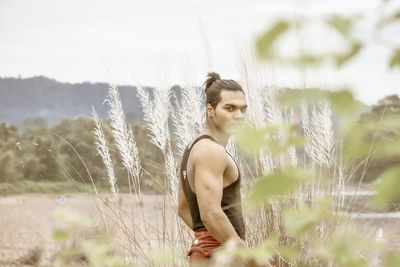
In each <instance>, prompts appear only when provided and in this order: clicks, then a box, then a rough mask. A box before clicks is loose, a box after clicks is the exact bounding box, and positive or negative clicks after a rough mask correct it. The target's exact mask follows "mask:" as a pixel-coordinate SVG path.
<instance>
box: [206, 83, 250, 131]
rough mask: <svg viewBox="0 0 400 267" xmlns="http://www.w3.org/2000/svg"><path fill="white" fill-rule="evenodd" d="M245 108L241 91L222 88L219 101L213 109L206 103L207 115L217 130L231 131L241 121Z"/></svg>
mask: <svg viewBox="0 0 400 267" xmlns="http://www.w3.org/2000/svg"><path fill="white" fill-rule="evenodd" d="M246 109H247V103H246V98H245V96H244V94H243V93H242V92H241V91H228V90H222V91H221V101H220V102H219V103H218V105H217V106H216V107H215V109H213V108H212V106H211V105H210V104H207V115H208V117H209V118H210V120H211V121H212V122H213V123H214V125H215V127H216V128H217V129H218V130H220V131H222V132H224V133H231V130H232V129H233V128H235V127H238V126H240V125H241V124H242V123H243V121H244V119H245V115H246Z"/></svg>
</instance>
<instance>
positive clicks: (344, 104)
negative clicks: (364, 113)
mask: <svg viewBox="0 0 400 267" xmlns="http://www.w3.org/2000/svg"><path fill="white" fill-rule="evenodd" d="M328 100H329V102H330V103H331V106H332V108H333V109H334V110H335V111H336V112H337V113H338V114H339V115H345V116H348V115H353V114H354V113H356V114H358V113H359V112H361V105H360V103H359V102H358V101H357V100H356V99H355V98H354V96H353V94H352V93H351V92H350V91H349V90H338V91H335V92H330V93H329V94H328Z"/></svg>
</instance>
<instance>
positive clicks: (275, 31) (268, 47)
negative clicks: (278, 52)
mask: <svg viewBox="0 0 400 267" xmlns="http://www.w3.org/2000/svg"><path fill="white" fill-rule="evenodd" d="M289 28H290V23H289V22H287V21H285V20H281V21H277V22H276V23H275V24H274V25H272V26H271V27H270V28H269V29H268V30H266V31H265V32H264V33H263V34H261V36H260V37H259V38H258V39H257V40H256V51H257V55H258V56H259V57H260V58H263V59H271V58H272V57H273V54H272V47H273V44H274V42H275V41H276V40H277V39H278V38H279V37H280V36H281V35H282V34H283V33H284V32H285V31H287V30H288V29H289Z"/></svg>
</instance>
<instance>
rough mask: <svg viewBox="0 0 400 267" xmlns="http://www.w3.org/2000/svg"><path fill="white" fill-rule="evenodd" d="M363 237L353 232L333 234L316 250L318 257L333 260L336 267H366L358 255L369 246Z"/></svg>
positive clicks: (364, 261)
mask: <svg viewBox="0 0 400 267" xmlns="http://www.w3.org/2000/svg"><path fill="white" fill-rule="evenodd" d="M368 241H369V240H367V239H366V238H365V237H364V236H362V235H360V234H358V233H357V232H355V231H353V230H349V229H347V230H346V231H343V232H337V233H334V234H333V235H332V236H330V237H329V238H328V240H327V244H326V245H324V244H321V245H320V248H319V250H318V254H319V256H321V257H322V258H325V259H329V260H333V262H334V266H338V267H364V266H365V267H367V266H368V265H367V262H366V260H365V259H363V258H361V257H360V253H361V252H362V251H363V252H364V253H365V250H366V249H368V248H369V247H368V246H371V245H370V243H371V242H369V243H368Z"/></svg>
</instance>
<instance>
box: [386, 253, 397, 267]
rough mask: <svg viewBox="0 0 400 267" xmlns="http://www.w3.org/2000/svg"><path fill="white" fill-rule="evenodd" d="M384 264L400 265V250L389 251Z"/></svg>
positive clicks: (388, 266)
mask: <svg viewBox="0 0 400 267" xmlns="http://www.w3.org/2000/svg"><path fill="white" fill-rule="evenodd" d="M383 262H384V265H383V266H387V267H398V266H400V254H399V253H398V252H389V253H387V254H386V255H385V256H384V258H383Z"/></svg>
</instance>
